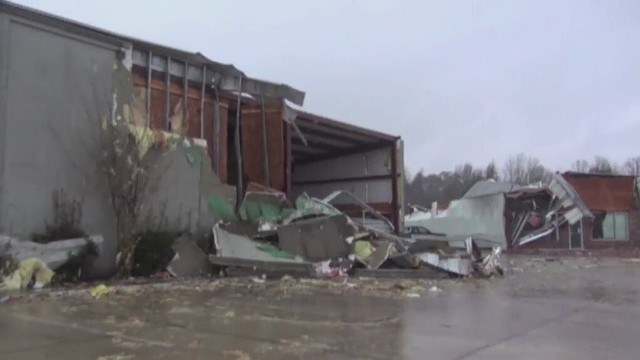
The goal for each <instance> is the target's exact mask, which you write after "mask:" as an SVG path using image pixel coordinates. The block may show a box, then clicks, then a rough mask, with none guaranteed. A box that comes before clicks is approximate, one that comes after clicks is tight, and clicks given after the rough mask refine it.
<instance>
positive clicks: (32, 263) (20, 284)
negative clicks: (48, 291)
mask: <svg viewBox="0 0 640 360" xmlns="http://www.w3.org/2000/svg"><path fill="white" fill-rule="evenodd" d="M53 275H54V272H53V271H52V270H51V269H49V267H48V266H47V264H45V263H44V261H42V260H40V259H39V258H28V259H25V260H22V261H20V264H19V265H18V268H17V269H16V270H15V271H13V272H12V273H11V274H9V275H8V276H6V277H5V278H4V282H3V283H2V284H1V285H0V288H5V289H7V290H24V289H28V288H30V287H31V288H33V289H40V288H42V287H44V286H46V285H49V283H51V279H52V278H53ZM33 281H35V282H34V283H32V282H33Z"/></svg>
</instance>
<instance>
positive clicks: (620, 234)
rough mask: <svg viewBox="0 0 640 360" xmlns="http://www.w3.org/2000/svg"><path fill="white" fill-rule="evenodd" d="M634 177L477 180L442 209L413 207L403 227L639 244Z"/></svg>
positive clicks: (566, 242)
mask: <svg viewBox="0 0 640 360" xmlns="http://www.w3.org/2000/svg"><path fill="white" fill-rule="evenodd" d="M638 192H639V191H638V179H637V178H635V177H633V176H621V175H599V174H581V173H573V172H567V173H564V174H559V173H557V174H554V175H553V177H552V179H551V181H550V183H549V184H548V185H543V184H535V185H530V186H520V185H514V184H509V183H505V182H496V181H492V180H490V181H480V182H478V183H476V184H475V185H474V186H473V187H472V188H471V189H470V190H469V191H468V192H467V193H466V194H465V195H464V196H463V197H462V198H461V199H458V200H454V201H451V203H450V204H449V207H448V209H447V211H446V212H444V213H441V214H437V215H436V216H433V215H431V213H435V211H434V210H432V211H431V213H429V212H428V211H427V210H426V209H424V208H423V209H420V208H415V210H414V212H413V213H412V214H410V215H408V216H407V217H406V219H405V221H406V225H407V227H409V228H411V229H413V228H418V229H420V228H422V229H424V230H423V232H425V233H426V232H427V231H428V232H431V233H439V234H442V235H443V236H445V235H446V236H447V239H448V240H449V241H450V242H452V243H453V244H454V245H455V244H457V245H458V246H461V245H460V244H461V242H460V239H461V238H465V237H468V236H470V237H472V238H473V239H474V240H475V241H476V242H477V243H478V245H479V246H481V247H485V248H486V247H491V246H500V247H502V248H504V249H534V248H538V249H542V248H544V249H574V250H583V249H603V248H614V247H615V248H619V247H622V248H624V247H637V246H639V245H640V243H638V242H639V241H640V218H639V216H640V215H639V214H640V212H639V211H638V203H639V200H638V199H639V198H638Z"/></svg>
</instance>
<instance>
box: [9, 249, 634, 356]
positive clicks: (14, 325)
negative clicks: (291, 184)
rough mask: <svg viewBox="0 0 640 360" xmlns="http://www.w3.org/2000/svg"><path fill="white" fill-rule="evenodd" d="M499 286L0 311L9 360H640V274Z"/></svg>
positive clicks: (444, 283)
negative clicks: (299, 359) (300, 359)
mask: <svg viewBox="0 0 640 360" xmlns="http://www.w3.org/2000/svg"><path fill="white" fill-rule="evenodd" d="M503 263H505V266H506V268H507V273H506V277H505V278H502V279H489V280H484V279H483V280H479V279H473V280H437V281H417V280H411V281H409V280H385V281H376V280H372V279H361V280H356V279H347V280H346V281H345V280H342V279H341V280H335V281H309V280H292V279H284V280H281V279H275V280H267V281H266V282H264V283H262V282H261V281H258V280H256V281H253V280H251V279H225V280H218V281H203V280H200V281H187V282H179V283H174V284H159V285H152V286H150V285H145V286H112V287H110V290H111V291H110V293H109V294H106V295H104V296H103V297H100V298H93V297H92V296H91V295H90V294H89V292H88V291H87V290H86V289H79V290H72V291H54V292H47V291H45V292H42V293H39V294H30V295H28V296H22V297H20V298H17V299H11V300H9V301H7V302H4V303H2V304H0V335H1V336H0V359H3V360H9V359H29V360H35V359H53V360H57V359H100V360H109V359H112V360H116V359H118V360H124V359H242V360H246V359H298V358H302V359H444V360H448V359H451V360H454V359H455V360H462V359H491V360H501V359H509V360H513V359H580V360H585V359H598V360H600V359H637V358H638V356H639V355H638V352H639V351H640V345H639V343H638V341H639V340H638V339H640V327H639V326H637V324H638V323H639V322H640V306H638V304H639V300H640V293H639V290H640V280H638V279H640V277H638V276H639V275H640V262H636V261H629V260H620V259H600V260H594V259H588V258H571V259H563V260H555V261H546V260H544V259H532V258H525V257H513V258H511V259H504V260H503Z"/></svg>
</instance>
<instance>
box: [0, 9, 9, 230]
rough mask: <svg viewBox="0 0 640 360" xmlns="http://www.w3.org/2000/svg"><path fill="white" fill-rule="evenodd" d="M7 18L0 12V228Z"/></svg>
mask: <svg viewBox="0 0 640 360" xmlns="http://www.w3.org/2000/svg"><path fill="white" fill-rule="evenodd" d="M8 35H9V18H8V17H7V16H5V15H4V14H2V13H0V229H2V224H3V215H4V214H3V211H2V204H3V197H4V196H3V195H4V191H5V184H4V153H5V144H6V137H7V130H6V125H7V108H6V106H7V87H8V71H7V68H8V62H9V41H8Z"/></svg>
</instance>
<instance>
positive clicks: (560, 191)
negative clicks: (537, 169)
mask: <svg viewBox="0 0 640 360" xmlns="http://www.w3.org/2000/svg"><path fill="white" fill-rule="evenodd" d="M549 190H551V192H552V193H553V195H554V196H555V197H556V198H557V199H558V201H559V206H562V207H564V208H567V209H569V208H572V207H573V206H575V207H576V208H577V209H579V210H580V212H581V213H582V215H583V216H586V217H591V218H592V217H593V214H592V213H591V211H590V210H589V208H588V207H587V205H586V204H585V203H584V201H582V198H581V197H580V195H578V193H577V192H576V191H575V189H574V188H573V186H571V184H569V183H568V182H567V181H566V180H565V179H564V177H563V176H562V175H560V174H557V173H556V174H553V178H552V179H551V183H550V184H549ZM578 220H579V219H578ZM572 224H573V223H572Z"/></svg>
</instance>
